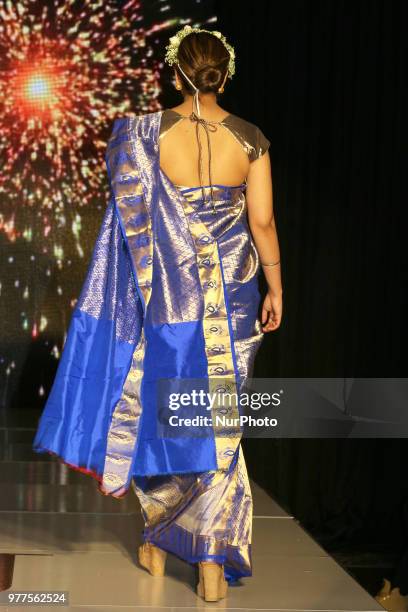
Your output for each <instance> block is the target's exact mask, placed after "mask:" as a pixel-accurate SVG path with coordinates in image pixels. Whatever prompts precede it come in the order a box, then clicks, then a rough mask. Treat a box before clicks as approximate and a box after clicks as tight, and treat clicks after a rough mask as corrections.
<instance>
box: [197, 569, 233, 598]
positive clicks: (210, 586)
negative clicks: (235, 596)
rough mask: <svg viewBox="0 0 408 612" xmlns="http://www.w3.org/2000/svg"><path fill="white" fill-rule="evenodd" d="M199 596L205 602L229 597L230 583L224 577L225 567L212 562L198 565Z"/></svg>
mask: <svg viewBox="0 0 408 612" xmlns="http://www.w3.org/2000/svg"><path fill="white" fill-rule="evenodd" d="M198 576H199V580H198V584H197V595H199V596H200V597H203V598H204V599H205V601H218V600H219V599H223V598H224V597H225V596H226V595H227V589H228V582H227V581H226V580H225V577H224V566H223V565H219V564H218V563H214V562H212V561H200V562H199V564H198Z"/></svg>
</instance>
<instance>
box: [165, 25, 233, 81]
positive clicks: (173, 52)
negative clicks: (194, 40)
mask: <svg viewBox="0 0 408 612" xmlns="http://www.w3.org/2000/svg"><path fill="white" fill-rule="evenodd" d="M193 32H207V33H208V34H213V35H214V36H216V37H217V38H219V39H220V40H221V41H222V42H223V43H224V46H225V47H226V49H227V51H228V53H229V56H230V59H229V63H228V77H229V78H230V79H232V75H233V74H234V73H235V51H234V48H233V47H232V46H231V45H230V44H229V43H227V39H226V38H225V36H224V35H223V34H221V32H218V31H216V30H203V29H200V28H193V27H192V26H190V25H185V26H184V28H182V29H181V30H179V31H178V32H177V33H176V34H175V35H174V36H172V37H171V38H170V39H169V44H168V45H167V47H166V55H165V58H164V59H165V61H166V62H167V63H168V64H169V65H170V66H172V65H173V64H177V63H178V58H177V54H178V49H179V45H180V43H181V41H182V40H183V38H185V36H187V35H188V34H192V33H193Z"/></svg>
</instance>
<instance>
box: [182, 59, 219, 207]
mask: <svg viewBox="0 0 408 612" xmlns="http://www.w3.org/2000/svg"><path fill="white" fill-rule="evenodd" d="M178 67H179V69H180V72H181V73H182V74H183V76H184V77H185V79H186V80H187V81H188V82H189V83H190V85H191V87H193V89H194V90H195V93H194V97H193V111H192V112H191V114H190V115H189V119H190V121H195V122H196V138H197V144H198V171H199V175H200V185H201V193H202V196H203V200H204V202H206V195H205V190H204V185H203V168H202V166H203V163H202V146H201V139H200V134H199V128H200V125H202V126H203V128H204V130H205V134H206V137H207V148H208V176H209V180H210V192H211V202H212V205H213V212H214V213H215V212H216V209H215V202H214V192H213V185H212V179H211V142H210V134H209V132H210V131H211V132H215V131H216V130H217V125H216V124H217V123H219V122H217V121H209V120H207V119H204V117H201V113H200V104H199V100H198V95H199V92H200V90H199V89H198V87H196V86H195V85H194V83H193V82H192V81H191V79H190V78H189V77H188V76H187V75H186V73H185V72H184V70H183V69H182V67H181V66H180V64H178ZM194 108H195V109H196V110H197V112H196V111H195V110H194Z"/></svg>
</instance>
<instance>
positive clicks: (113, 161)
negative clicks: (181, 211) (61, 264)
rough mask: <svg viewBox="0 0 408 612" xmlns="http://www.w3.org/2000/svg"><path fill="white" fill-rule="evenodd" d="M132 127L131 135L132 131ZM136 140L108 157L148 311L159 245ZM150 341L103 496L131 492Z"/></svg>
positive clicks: (123, 401)
mask: <svg viewBox="0 0 408 612" xmlns="http://www.w3.org/2000/svg"><path fill="white" fill-rule="evenodd" d="M132 127H133V125H132V123H131V122H128V123H127V129H128V130H130V129H132ZM133 144H134V141H133V140H132V137H131V135H129V137H128V138H127V139H126V140H125V141H123V140H121V139H120V141H119V142H118V145H117V146H116V147H115V146H111V147H110V149H109V150H108V152H107V163H108V166H109V167H110V168H111V169H112V170H113V171H112V172H111V188H112V191H113V194H114V197H115V202H116V207H117V210H118V213H119V215H120V217H121V220H122V224H123V228H124V232H125V235H126V239H127V243H128V247H129V251H130V256H131V259H132V261H133V265H134V268H135V275H136V278H135V283H136V285H137V286H138V289H139V291H140V294H141V297H142V298H143V302H144V311H145V310H146V306H147V304H148V302H149V299H150V295H151V286H152V283H151V280H152V263H153V239H152V225H151V220H150V216H149V213H148V210H147V207H146V203H145V200H144V191H143V185H142V183H141V180H140V172H139V168H138V165H137V163H136V161H135V158H136V155H135V151H134V150H133ZM145 345H146V341H145V335H144V329H143V326H142V330H141V335H140V338H139V341H138V343H137V346H136V347H135V350H134V352H133V355H132V361H131V366H130V369H129V372H128V375H127V377H126V380H125V383H124V385H123V389H122V395H121V397H120V399H119V401H118V402H117V404H116V406H115V408H114V411H113V414H112V418H111V423H110V426H109V431H108V439H107V448H106V456H105V465H104V471H103V478H102V482H101V484H100V487H99V488H100V490H101V492H102V493H105V494H111V495H112V496H113V497H122V496H123V495H124V494H125V493H126V492H127V489H128V486H127V485H128V483H129V475H130V470H131V466H132V461H133V454H134V449H135V445H136V441H137V435H138V430H139V422H140V416H141V414H142V404H141V397H140V395H141V381H142V377H143V360H144V355H145Z"/></svg>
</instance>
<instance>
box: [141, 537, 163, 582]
mask: <svg viewBox="0 0 408 612" xmlns="http://www.w3.org/2000/svg"><path fill="white" fill-rule="evenodd" d="M138 556H139V563H140V565H142V566H143V567H144V568H145V569H147V570H148V571H149V572H150V573H151V575H152V576H164V570H165V566H166V557H167V552H166V551H165V550H162V549H161V548H158V547H157V546H155V545H154V544H152V543H151V542H144V544H142V545H141V546H139V555H138Z"/></svg>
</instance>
